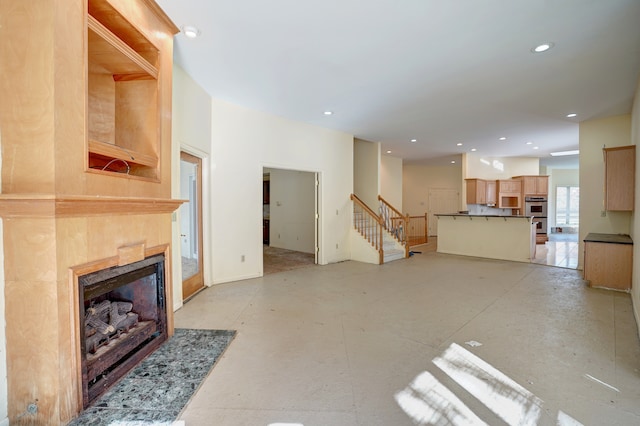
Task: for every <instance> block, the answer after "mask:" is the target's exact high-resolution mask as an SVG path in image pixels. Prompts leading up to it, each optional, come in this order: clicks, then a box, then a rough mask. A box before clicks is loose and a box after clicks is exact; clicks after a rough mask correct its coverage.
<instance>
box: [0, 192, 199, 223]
mask: <svg viewBox="0 0 640 426" xmlns="http://www.w3.org/2000/svg"><path fill="white" fill-rule="evenodd" d="M187 201H188V200H176V199H165V198H137V197H136V198H126V197H102V196H55V195H46V194H0V217H2V218H18V217H23V218H37V217H87V216H113V215H123V214H127V215H130V214H162V213H172V212H174V211H175V210H177V209H178V207H180V205H181V204H182V203H184V202H187Z"/></svg>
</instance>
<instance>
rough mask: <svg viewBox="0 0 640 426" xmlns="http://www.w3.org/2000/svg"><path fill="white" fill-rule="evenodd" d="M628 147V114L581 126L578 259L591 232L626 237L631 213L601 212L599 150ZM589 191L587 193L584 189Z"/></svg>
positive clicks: (601, 187)
mask: <svg viewBox="0 0 640 426" xmlns="http://www.w3.org/2000/svg"><path fill="white" fill-rule="evenodd" d="M630 144H631V115H629V114H625V115H618V116H615V117H607V118H602V119H598V120H589V121H583V122H581V123H580V187H581V188H582V191H581V194H580V235H579V242H580V254H581V255H580V259H579V261H578V268H579V269H582V262H583V260H584V257H583V255H584V243H583V242H582V241H583V240H584V237H585V236H586V235H587V234H588V233H590V232H598V233H609V234H618V233H621V234H629V233H630V232H631V216H632V214H631V213H630V212H614V211H605V210H604V159H603V156H602V148H603V147H605V146H606V147H607V148H611V147H615V146H624V145H630ZM587 189H588V190H587Z"/></svg>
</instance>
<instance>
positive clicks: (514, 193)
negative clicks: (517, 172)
mask: <svg viewBox="0 0 640 426" xmlns="http://www.w3.org/2000/svg"><path fill="white" fill-rule="evenodd" d="M496 192H497V194H498V207H499V208H507V209H520V208H522V182H521V181H519V180H517V179H501V180H498V181H497V189H496Z"/></svg>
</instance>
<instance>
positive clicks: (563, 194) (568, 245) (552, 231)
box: [532, 172, 580, 269]
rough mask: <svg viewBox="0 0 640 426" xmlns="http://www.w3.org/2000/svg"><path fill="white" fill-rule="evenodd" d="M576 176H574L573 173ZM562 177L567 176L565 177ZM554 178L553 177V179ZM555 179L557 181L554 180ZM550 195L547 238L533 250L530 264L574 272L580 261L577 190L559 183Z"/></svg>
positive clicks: (564, 183)
mask: <svg viewBox="0 0 640 426" xmlns="http://www.w3.org/2000/svg"><path fill="white" fill-rule="evenodd" d="M576 174H577V172H576ZM565 175H570V174H568V173H565ZM552 176H553V175H552ZM556 179H559V178H558V177H556ZM559 181H560V183H559V184H556V185H553V189H552V190H551V191H550V194H549V210H548V221H549V229H548V230H547V232H548V234H547V235H548V238H549V240H548V241H546V242H545V243H544V244H538V245H537V246H536V253H535V259H533V260H532V262H533V263H538V264H541V265H548V266H558V267H562V268H570V269H577V267H578V258H579V242H578V235H579V227H580V187H579V186H578V184H577V178H576V182H575V183H568V182H570V180H569V181H567V180H564V181H563V180H559Z"/></svg>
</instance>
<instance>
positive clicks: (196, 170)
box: [180, 152, 204, 300]
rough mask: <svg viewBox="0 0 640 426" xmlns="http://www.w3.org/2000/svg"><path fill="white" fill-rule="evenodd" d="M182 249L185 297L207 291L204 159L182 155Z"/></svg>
mask: <svg viewBox="0 0 640 426" xmlns="http://www.w3.org/2000/svg"><path fill="white" fill-rule="evenodd" d="M180 198H182V199H185V200H189V202H187V203H183V204H182V205H181V206H180V249H181V252H182V298H183V299H184V300H186V299H188V298H189V297H191V296H193V295H194V294H196V293H197V292H198V291H200V290H202V289H203V288H204V273H203V270H202V265H203V262H202V259H203V253H202V247H203V244H202V160H201V159H200V158H198V157H196V156H194V155H191V154H187V153H186V152H181V153H180Z"/></svg>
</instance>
